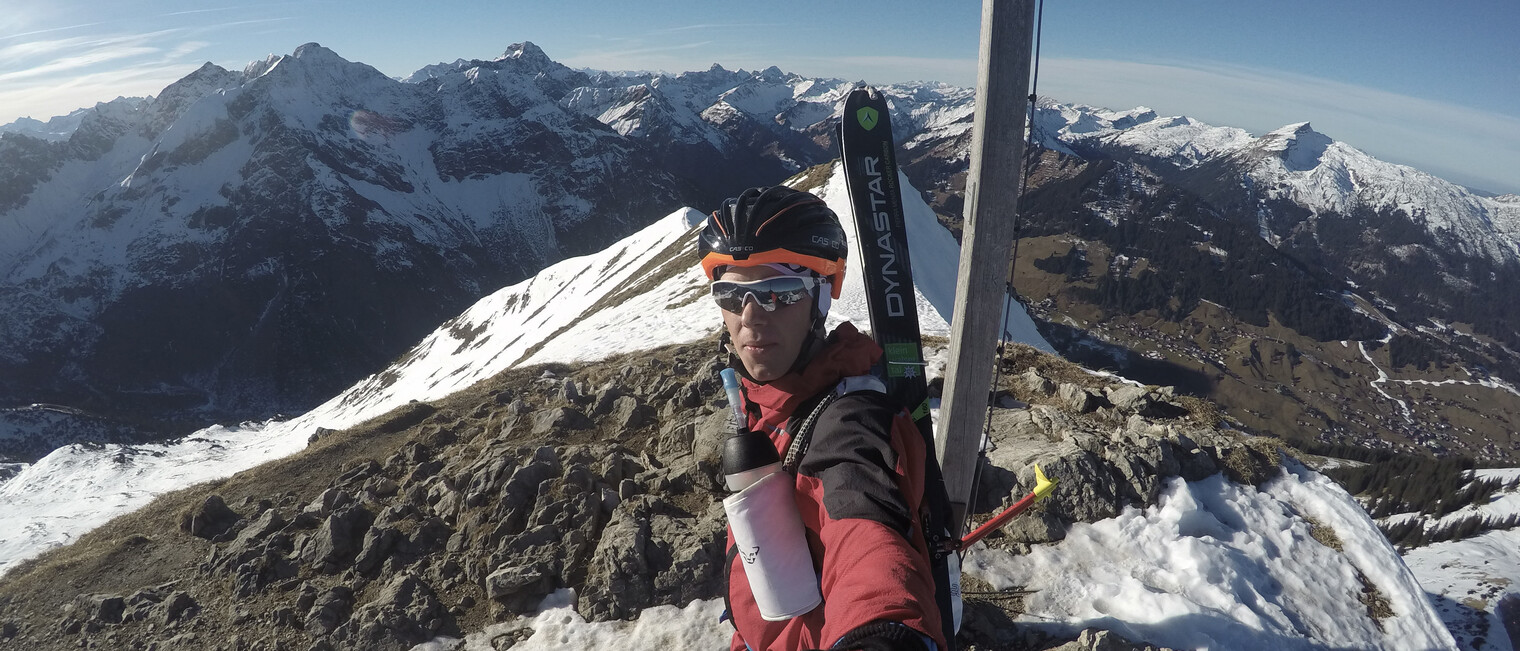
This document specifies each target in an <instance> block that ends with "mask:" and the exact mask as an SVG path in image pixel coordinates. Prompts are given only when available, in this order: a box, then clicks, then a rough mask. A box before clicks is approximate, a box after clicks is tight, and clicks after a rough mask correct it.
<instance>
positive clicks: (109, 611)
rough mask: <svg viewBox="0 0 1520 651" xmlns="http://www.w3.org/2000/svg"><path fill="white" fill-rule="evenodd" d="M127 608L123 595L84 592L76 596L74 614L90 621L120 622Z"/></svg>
mask: <svg viewBox="0 0 1520 651" xmlns="http://www.w3.org/2000/svg"><path fill="white" fill-rule="evenodd" d="M126 610H127V601H126V599H123V598H122V596H121V595H114V594H82V595H79V596H78V597H75V598H74V615H75V616H76V617H80V618H82V619H84V620H86V621H90V622H101V623H104V624H120V623H121V618H122V615H123V614H124V613H126Z"/></svg>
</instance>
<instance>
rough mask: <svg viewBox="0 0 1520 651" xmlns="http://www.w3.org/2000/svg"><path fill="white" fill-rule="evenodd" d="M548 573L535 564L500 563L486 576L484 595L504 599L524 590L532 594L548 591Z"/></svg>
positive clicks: (541, 593) (543, 593)
mask: <svg viewBox="0 0 1520 651" xmlns="http://www.w3.org/2000/svg"><path fill="white" fill-rule="evenodd" d="M550 589H551V586H550V585H549V573H548V572H546V571H544V568H543V567H540V566H537V565H513V564H508V565H502V566H501V567H498V568H496V571H494V572H492V573H491V574H490V575H488V576H486V596H488V597H490V598H492V599H496V600H504V599H507V598H511V597H517V596H519V595H521V594H522V593H524V592H527V593H531V594H534V595H540V596H541V595H546V594H548V593H549V590H550Z"/></svg>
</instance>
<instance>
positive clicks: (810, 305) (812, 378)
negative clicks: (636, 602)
mask: <svg viewBox="0 0 1520 651" xmlns="http://www.w3.org/2000/svg"><path fill="white" fill-rule="evenodd" d="M699 248H700V253H701V258H702V268H703V270H704V271H706V273H707V276H708V278H709V279H710V280H712V281H713V284H712V293H713V297H714V299H716V301H717V303H718V306H719V308H720V309H721V310H722V312H723V323H724V326H725V327H724V331H725V332H724V344H725V346H726V348H727V349H728V351H729V353H730V360H729V363H730V366H732V367H733V368H734V369H735V370H736V371H738V372H739V374H740V375H742V376H743V378H744V379H743V387H744V389H745V397H746V403H747V404H745V405H744V411H745V413H746V414H747V415H748V425H749V427H750V428H751V429H752V430H756V431H762V432H765V433H767V434H769V436H770V438H771V442H772V443H773V444H774V445H775V446H776V449H777V452H778V453H779V454H780V455H781V456H782V458H783V459H786V460H787V461H788V470H790V471H793V472H794V473H795V475H796V500H797V508H798V511H799V512H800V515H801V517H802V523H803V525H804V527H805V528H806V535H807V542H808V547H809V549H810V551H811V552H812V557H813V567H814V569H815V570H816V572H817V574H818V577H819V587H820V588H821V591H822V593H823V603H822V604H821V605H819V606H817V607H815V608H814V609H813V610H811V611H809V612H807V613H805V614H803V615H799V616H797V617H794V618H791V619H788V620H785V621H766V620H765V619H763V618H762V617H761V616H760V612H759V610H758V608H757V607H756V605H755V601H754V597H753V595H752V594H751V592H750V586H749V581H748V578H747V576H746V574H745V572H746V569H745V563H743V562H738V561H736V560H735V558H736V554H735V553H734V542H733V537H732V535H730V536H729V540H728V547H729V554H728V563H727V566H726V568H725V571H724V575H725V576H726V577H727V580H728V594H727V597H728V600H729V611H730V614H731V615H732V617H733V623H734V628H735V633H734V639H733V642H732V648H733V649H734V651H743V650H744V649H752V650H754V651H762V650H777V651H781V650H784V651H795V650H799V649H868V650H878V649H879V650H888V649H893V650H896V649H902V650H908V649H912V650H915V651H916V650H922V649H944V648H946V647H945V644H944V642H945V641H944V640H943V639H941V636H942V634H941V632H940V631H941V630H942V629H941V626H940V614H939V610H938V608H937V607H936V605H935V601H934V580H933V577H932V574H931V571H930V564H929V554H928V551H927V550H928V547H927V545H926V544H925V542H924V541H925V538H924V532H923V531H921V530H920V529H921V527H920V526H919V523H920V522H922V520H921V518H920V508H921V502H922V501H923V486H924V459H925V450H924V444H923V439H922V438H921V437H920V436H919V434H918V431H917V429H916V428H915V427H914V425H913V423H912V421H911V419H910V418H909V416H908V412H907V411H906V410H904V409H903V408H902V406H901V405H897V404H894V403H893V402H892V401H891V400H890V399H889V398H887V396H886V395H885V394H884V393H881V392H880V391H870V390H865V391H849V390H848V387H849V386H856V385H859V384H862V383H860V382H855V383H853V384H852V383H849V382H842V381H843V380H845V379H846V378H851V377H853V376H862V375H865V374H867V373H869V371H870V367H871V365H872V364H873V363H875V362H876V360H877V359H879V358H880V356H881V353H882V351H881V349H880V348H879V347H878V346H877V345H876V343H875V342H874V341H872V340H871V338H870V337H867V336H866V335H863V334H861V333H860V332H859V331H857V330H856V329H855V327H854V326H853V325H851V324H849V323H843V324H840V325H839V326H838V327H837V328H836V329H835V330H834V331H833V332H832V333H828V334H827V335H825V331H824V330H825V329H824V323H825V319H826V317H827V315H828V310H829V306H830V302H831V300H832V299H834V298H838V297H839V292H840V289H841V284H842V281H843V279H844V271H845V257H846V249H845V238H844V230H843V229H842V228H841V227H840V225H839V218H838V217H837V216H836V215H835V214H834V212H833V211H832V210H829V208H828V206H826V205H825V204H824V202H823V201H822V200H820V199H818V198H817V197H815V196H813V195H811V194H808V193H806V192H801V191H797V190H793V189H791V188H787V187H771V188H753V189H750V190H747V191H745V192H744V193H743V194H741V195H739V197H737V198H734V199H729V200H728V201H726V202H724V204H723V206H722V207H721V208H720V209H718V210H717V211H716V212H714V213H713V214H712V217H711V218H710V219H708V221H707V225H706V227H705V228H704V229H703V231H702V235H701V242H700V247H699ZM865 384H870V383H869V382H867V383H865ZM876 386H880V385H879V384H878V385H876ZM820 405H822V409H821V411H818V413H816V414H815V413H814V412H815V410H816V409H817V408H818V407H819V406H820ZM810 417H811V418H810ZM805 420H811V421H812V422H813V425H812V426H811V427H809V426H805V425H803V421H805ZM799 434H800V435H801V436H800V437H798V435H799ZM794 437H798V438H801V439H805V440H806V441H805V442H799V443H798V445H797V446H796V448H797V449H796V450H793V449H792V448H793V447H794V446H793V443H794V441H793V439H794Z"/></svg>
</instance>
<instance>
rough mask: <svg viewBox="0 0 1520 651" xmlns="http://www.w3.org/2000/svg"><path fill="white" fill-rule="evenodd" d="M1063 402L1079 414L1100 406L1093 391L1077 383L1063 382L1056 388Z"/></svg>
mask: <svg viewBox="0 0 1520 651" xmlns="http://www.w3.org/2000/svg"><path fill="white" fill-rule="evenodd" d="M1056 393H1057V394H1058V395H1059V397H1060V399H1061V403H1062V404H1064V405H1066V407H1067V408H1068V409H1070V410H1072V411H1074V412H1077V413H1079V414H1086V413H1089V412H1091V411H1094V410H1096V409H1097V408H1098V400H1097V398H1096V397H1095V396H1093V394H1092V393H1091V392H1089V391H1088V390H1087V389H1084V388H1082V387H1080V386H1078V385H1075V384H1069V383H1062V384H1061V385H1060V387H1059V388H1058V389H1057V390H1056Z"/></svg>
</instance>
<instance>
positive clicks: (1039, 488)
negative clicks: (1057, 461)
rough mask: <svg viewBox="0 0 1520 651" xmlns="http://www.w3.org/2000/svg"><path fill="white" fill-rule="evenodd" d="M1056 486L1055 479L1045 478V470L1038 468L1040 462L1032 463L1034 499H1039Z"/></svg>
mask: <svg viewBox="0 0 1520 651" xmlns="http://www.w3.org/2000/svg"><path fill="white" fill-rule="evenodd" d="M1055 487H1056V480H1054V479H1046V478H1045V472H1044V471H1043V470H1040V464H1038V463H1037V464H1034V500H1035V501H1036V502H1038V501H1040V499H1041V498H1043V497H1045V496H1046V495H1047V494H1049V493H1050V490H1051V489H1053V488H1055Z"/></svg>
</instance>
